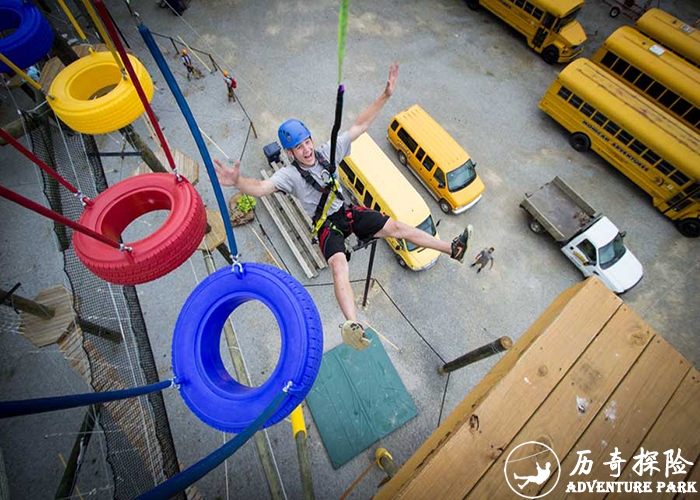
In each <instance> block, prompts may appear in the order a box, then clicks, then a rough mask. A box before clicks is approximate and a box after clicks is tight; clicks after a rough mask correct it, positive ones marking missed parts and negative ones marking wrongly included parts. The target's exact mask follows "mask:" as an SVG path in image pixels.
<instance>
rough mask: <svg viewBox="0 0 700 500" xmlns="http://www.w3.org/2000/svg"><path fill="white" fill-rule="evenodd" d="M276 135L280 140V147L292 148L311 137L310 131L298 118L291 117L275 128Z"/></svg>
mask: <svg viewBox="0 0 700 500" xmlns="http://www.w3.org/2000/svg"><path fill="white" fill-rule="evenodd" d="M277 137H278V138H279V140H280V144H281V145H282V149H292V148H293V147H295V146H298V145H299V144H301V143H302V142H304V141H305V140H306V139H308V138H309V137H311V132H309V129H308V128H306V125H304V124H303V123H301V122H300V121H299V120H297V119H296V118H291V119H289V120H287V121H286V122H284V123H283V124H282V125H280V128H279V129H278V130H277Z"/></svg>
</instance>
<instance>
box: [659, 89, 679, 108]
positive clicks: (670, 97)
mask: <svg viewBox="0 0 700 500" xmlns="http://www.w3.org/2000/svg"><path fill="white" fill-rule="evenodd" d="M677 100H678V94H676V93H675V92H672V91H670V90H667V91H666V92H664V95H662V96H661V99H659V102H660V103H661V104H663V105H664V106H665V107H667V108H670V107H671V105H672V104H673V103H674V102H676V101H677Z"/></svg>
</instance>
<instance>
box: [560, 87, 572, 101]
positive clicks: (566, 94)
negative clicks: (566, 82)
mask: <svg viewBox="0 0 700 500" xmlns="http://www.w3.org/2000/svg"><path fill="white" fill-rule="evenodd" d="M557 95H558V96H559V97H561V98H562V99H564V100H565V101H566V100H567V99H568V98H569V96H571V91H570V90H569V89H567V88H566V87H561V88H560V89H559V92H557Z"/></svg>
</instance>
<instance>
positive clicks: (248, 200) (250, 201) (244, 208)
mask: <svg viewBox="0 0 700 500" xmlns="http://www.w3.org/2000/svg"><path fill="white" fill-rule="evenodd" d="M256 203H257V201H256V200H255V198H253V197H252V196H248V195H247V194H244V195H243V196H241V197H240V198H238V201H237V202H236V208H237V209H238V210H240V211H241V212H243V213H244V214H247V213H248V212H250V211H251V210H253V209H254V208H255V204H256Z"/></svg>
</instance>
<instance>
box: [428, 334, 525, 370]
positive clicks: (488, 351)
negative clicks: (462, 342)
mask: <svg viewBox="0 0 700 500" xmlns="http://www.w3.org/2000/svg"><path fill="white" fill-rule="evenodd" d="M512 346H513V341H512V340H511V338H510V337H501V338H500V339H498V340H494V341H493V342H491V343H489V344H486V345H484V346H481V347H479V348H478V349H474V350H473V351H470V352H468V353H466V354H464V355H463V356H460V357H459V358H457V359H455V360H452V361H450V362H449V363H445V364H444V365H442V366H441V367H440V368H438V373H440V374H445V373H449V372H453V371H455V370H459V369H460V368H464V367H465V366H467V365H470V364H472V363H475V362H477V361H480V360H482V359H484V358H488V357H489V356H493V355H494V354H498V353H499V352H503V351H507V350H508V349H510V348H511V347H512Z"/></svg>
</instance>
